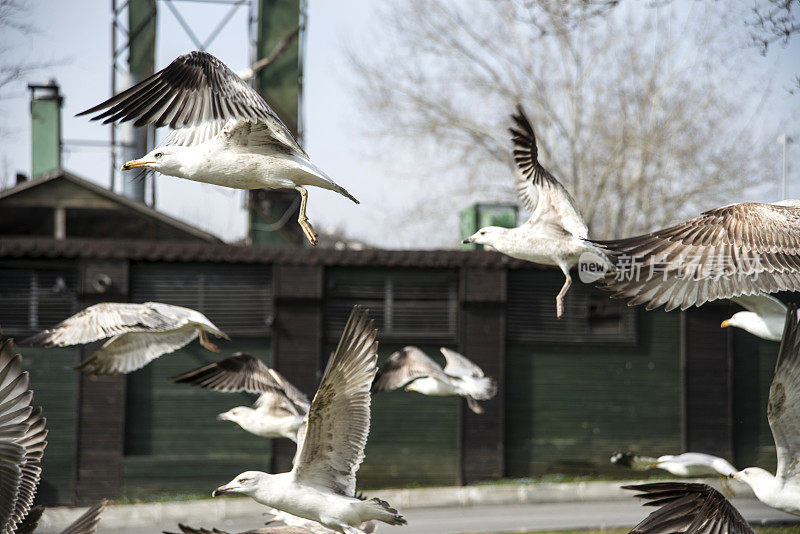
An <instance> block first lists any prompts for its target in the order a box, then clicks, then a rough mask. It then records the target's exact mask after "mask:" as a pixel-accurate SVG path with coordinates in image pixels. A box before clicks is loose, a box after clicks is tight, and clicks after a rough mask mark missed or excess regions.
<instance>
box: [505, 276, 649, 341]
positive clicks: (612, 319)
mask: <svg viewBox="0 0 800 534" xmlns="http://www.w3.org/2000/svg"><path fill="white" fill-rule="evenodd" d="M563 284H564V276H563V275H562V274H561V273H560V272H558V271H550V270H547V271H539V270H536V271H533V270H516V271H510V272H509V273H508V305H507V310H508V316H507V328H508V339H509V342H512V343H543V342H544V343H553V344H560V345H563V344H583V343H586V344H614V345H635V344H636V341H637V336H636V313H637V312H636V309H634V308H630V307H628V306H626V305H625V303H624V302H623V301H621V300H612V299H610V298H609V296H608V295H609V294H608V293H606V292H603V291H601V290H599V289H596V288H594V287H592V286H588V285H586V284H583V283H581V282H580V281H579V280H577V279H573V283H572V287H571V288H570V290H569V292H568V293H567V296H566V298H565V301H564V316H563V317H562V318H561V319H557V318H556V295H558V292H559V291H560V289H561V286H562V285H563Z"/></svg>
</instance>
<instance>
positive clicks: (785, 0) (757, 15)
mask: <svg viewBox="0 0 800 534" xmlns="http://www.w3.org/2000/svg"><path fill="white" fill-rule="evenodd" d="M748 25H749V26H750V37H751V39H752V40H753V44H754V45H755V46H757V47H758V48H759V49H760V50H761V53H762V54H764V55H766V53H767V51H768V50H769V47H770V45H771V44H773V43H780V44H782V45H783V46H787V45H788V44H789V40H790V39H791V38H792V36H793V35H797V34H798V33H800V0H763V1H762V2H761V3H758V2H757V3H756V4H755V5H754V6H753V16H752V18H751V19H750V20H749V21H748ZM799 90H800V75H797V76H795V79H794V87H793V88H792V90H791V91H792V92H793V93H797V92H798V91H799Z"/></svg>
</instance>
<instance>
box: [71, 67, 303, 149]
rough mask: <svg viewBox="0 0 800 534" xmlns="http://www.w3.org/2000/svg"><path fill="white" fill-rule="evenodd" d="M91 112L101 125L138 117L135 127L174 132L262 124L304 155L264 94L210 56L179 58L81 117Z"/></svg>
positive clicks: (186, 135)
mask: <svg viewBox="0 0 800 534" xmlns="http://www.w3.org/2000/svg"><path fill="white" fill-rule="evenodd" d="M103 110H104V111H103ZM101 111H102V112H101ZM98 112H101V113H98ZM90 113H97V114H96V115H95V116H94V117H92V120H99V119H104V120H103V124H106V123H109V122H125V121H130V120H134V119H135V122H134V123H133V124H134V126H144V125H146V124H155V125H156V127H160V126H166V125H169V127H170V128H172V129H180V128H185V127H194V126H197V125H200V124H203V123H206V122H210V121H214V122H218V121H227V120H229V119H236V120H240V121H247V122H254V123H262V124H266V125H267V126H268V127H269V129H270V131H271V132H272V135H273V136H274V137H276V138H277V139H279V140H280V141H281V142H283V143H284V144H286V145H288V146H290V147H292V148H293V149H294V150H296V151H298V152H300V153H301V154H305V152H303V150H302V149H301V148H300V146H299V145H298V144H297V141H295V140H294V138H293V137H292V134H291V133H290V132H289V129H288V128H286V125H285V124H283V122H282V121H281V120H280V118H279V117H278V115H277V114H276V113H275V112H274V111H273V110H272V108H270V107H269V105H268V104H267V102H266V101H265V100H264V99H263V98H261V95H259V94H258V93H257V92H256V91H255V90H253V89H252V88H251V87H250V86H248V85H247V84H246V83H245V82H244V81H243V80H242V79H241V78H240V77H239V76H237V75H236V73H234V72H233V71H232V70H231V69H229V68H228V67H227V66H226V65H225V64H224V63H222V62H221V61H220V60H219V59H217V58H216V57H214V56H212V55H211V54H209V53H207V52H198V51H195V52H189V53H188V54H183V55H181V56H178V57H177V58H176V59H175V60H174V61H173V62H172V63H170V64H169V65H168V66H167V67H165V68H164V69H162V70H160V71H158V72H157V73H155V74H154V75H152V76H150V77H149V78H147V79H146V80H144V81H142V82H140V83H138V84H136V85H134V86H133V87H131V88H130V89H127V90H125V91H122V92H121V93H119V94H117V95H115V96H113V97H111V98H109V99H108V100H106V101H105V102H103V103H101V104H98V105H96V106H94V107H92V108H89V109H87V110H86V111H82V112H81V113H79V114H78V115H86V114H90ZM214 127H216V124H215V125H213V126H212V128H214ZM181 135H183V136H185V137H187V138H188V137H192V135H191V134H188V133H187V134H181ZM195 136H196V133H195ZM179 137H180V136H179ZM199 138H202V136H200V137H199ZM183 141H184V142H185V141H186V139H184V140H183ZM175 142H176V141H173V143H175Z"/></svg>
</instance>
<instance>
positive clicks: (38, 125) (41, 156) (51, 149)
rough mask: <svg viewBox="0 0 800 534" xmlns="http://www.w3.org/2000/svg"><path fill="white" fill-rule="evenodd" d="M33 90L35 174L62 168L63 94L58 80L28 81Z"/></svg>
mask: <svg viewBox="0 0 800 534" xmlns="http://www.w3.org/2000/svg"><path fill="white" fill-rule="evenodd" d="M28 89H30V91H31V177H32V178H36V177H37V176H41V175H42V174H44V173H46V172H50V171H53V170H56V169H60V168H61V104H62V103H63V101H64V99H63V97H62V96H61V92H60V89H59V87H58V83H56V81H55V80H53V79H51V80H50V81H48V82H47V83H46V84H34V83H31V84H28Z"/></svg>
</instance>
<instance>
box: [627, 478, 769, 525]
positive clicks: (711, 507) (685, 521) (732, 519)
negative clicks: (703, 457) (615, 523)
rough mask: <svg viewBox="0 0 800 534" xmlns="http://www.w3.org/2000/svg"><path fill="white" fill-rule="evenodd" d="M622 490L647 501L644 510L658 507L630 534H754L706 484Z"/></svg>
mask: <svg viewBox="0 0 800 534" xmlns="http://www.w3.org/2000/svg"><path fill="white" fill-rule="evenodd" d="M622 487H623V488H624V489H629V490H633V491H638V492H639V493H638V494H637V495H636V496H637V497H639V498H642V499H645V500H646V501H647V502H645V503H644V506H656V507H658V510H656V511H654V512H653V513H651V514H650V515H649V516H647V517H646V518H645V519H644V520H643V521H642V522H641V523H639V524H638V525H636V526H635V527H633V530H631V534H671V533H675V532H686V533H693V534H695V533H696V534H755V532H754V531H753V529H752V528H750V525H748V524H747V521H745V520H744V518H743V517H742V516H741V514H740V513H739V512H738V511H737V510H736V508H734V507H733V505H732V504H731V503H730V502H728V500H727V499H726V498H725V497H724V496H723V495H722V494H721V493H719V492H718V491H717V490H715V489H714V488H712V487H711V486H708V485H706V484H692V483H687V482H658V483H654V484H638V485H633V486H622Z"/></svg>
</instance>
